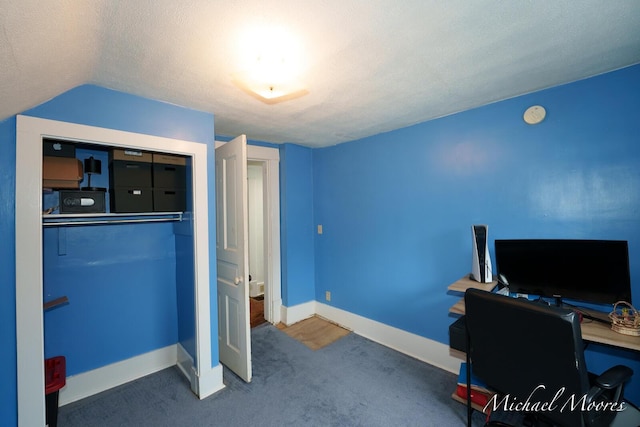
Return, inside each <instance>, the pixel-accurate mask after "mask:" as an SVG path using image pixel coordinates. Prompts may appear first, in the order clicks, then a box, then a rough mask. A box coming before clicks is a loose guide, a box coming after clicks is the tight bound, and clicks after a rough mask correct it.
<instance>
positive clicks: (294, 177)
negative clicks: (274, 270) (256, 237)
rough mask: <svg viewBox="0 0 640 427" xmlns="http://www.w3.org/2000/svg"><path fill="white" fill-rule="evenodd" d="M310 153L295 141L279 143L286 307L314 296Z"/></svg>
mask: <svg viewBox="0 0 640 427" xmlns="http://www.w3.org/2000/svg"><path fill="white" fill-rule="evenodd" d="M312 153H313V151H312V150H311V149H310V148H306V147H301V146H299V145H295V144H282V145H281V146H280V239H281V241H280V245H281V247H280V251H281V264H282V265H281V267H282V303H283V305H285V306H286V307H291V306H294V305H298V304H302V303H305V302H308V301H313V300H314V299H315V296H314V283H315V277H314V276H315V273H314V269H315V266H314V233H315V228H314V225H313V224H314V222H313V156H312Z"/></svg>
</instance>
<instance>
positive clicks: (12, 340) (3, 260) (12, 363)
mask: <svg viewBox="0 0 640 427" xmlns="http://www.w3.org/2000/svg"><path fill="white" fill-rule="evenodd" d="M0 149H1V150H2V154H0V236H2V243H1V244H0V343H1V344H2V350H1V351H0V366H1V367H2V368H1V369H0V372H2V381H0V420H2V423H3V424H6V425H7V426H12V425H16V424H17V422H18V418H17V405H18V402H17V400H16V399H17V397H16V396H17V395H16V387H17V377H16V363H17V360H16V305H15V300H16V251H15V245H14V242H15V241H16V233H15V220H16V215H15V188H16V120H15V117H12V118H10V119H7V120H4V121H2V122H0Z"/></svg>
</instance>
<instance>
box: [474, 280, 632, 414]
mask: <svg viewBox="0 0 640 427" xmlns="http://www.w3.org/2000/svg"><path fill="white" fill-rule="evenodd" d="M464 300H465V312H466V325H467V337H468V338H467V339H468V342H467V344H468V346H467V348H468V349H470V351H468V352H467V359H468V360H467V362H470V363H467V365H468V366H469V365H470V366H471V367H472V368H471V369H472V370H473V374H474V375H475V376H477V377H478V378H480V379H481V380H483V381H485V382H486V383H487V385H488V386H489V388H490V389H492V390H493V391H495V392H497V393H498V395H497V396H498V398H497V399H495V400H494V402H495V404H496V405H497V404H500V405H498V406H499V408H501V409H502V410H504V409H505V408H506V409H507V410H513V409H521V410H522V411H523V412H526V413H527V418H528V419H529V420H531V421H533V424H534V425H535V424H538V425H549V424H551V425H559V426H566V427H601V426H609V425H610V424H611V422H612V421H613V419H614V418H615V416H616V414H617V412H616V411H615V410H611V409H615V408H618V409H619V408H620V402H622V399H623V388H624V382H625V381H627V380H628V379H629V378H631V375H632V374H633V371H632V370H631V369H629V368H628V367H626V366H622V365H618V366H615V367H613V368H611V369H609V370H607V371H606V372H605V373H603V374H602V375H600V376H598V377H595V376H592V377H591V378H590V374H589V373H588V372H587V367H586V364H585V360H584V344H583V341H582V334H581V331H580V321H579V319H578V316H577V315H576V314H575V313H574V312H573V311H571V310H568V309H563V308H559V307H553V306H548V305H546V304H541V303H539V302H533V301H528V300H526V299H523V298H510V297H507V296H503V295H498V294H494V293H490V292H486V291H481V290H478V289H469V290H467V291H466V293H465V297H464ZM572 396H574V397H573V398H572ZM504 398H506V400H501V399H504ZM527 399H528V401H529V403H530V404H529V405H528V406H527V405H526V402H527ZM505 402H506V404H505ZM518 402H519V403H520V407H517V403H518ZM536 402H537V403H538V404H537V405H534V404H535V403H536ZM545 402H548V404H547V405H546V406H543V404H544V403H545ZM490 403H492V405H491V406H495V405H493V402H490ZM590 404H591V409H592V410H582V408H583V406H584V408H585V409H586V408H588V407H589V405H590ZM596 404H598V406H597V407H596V406H594V405H596ZM505 405H506V406H505ZM604 405H607V408H609V409H603V407H604ZM612 405H613V408H612ZM469 415H471V411H470V410H469ZM495 425H499V424H495Z"/></svg>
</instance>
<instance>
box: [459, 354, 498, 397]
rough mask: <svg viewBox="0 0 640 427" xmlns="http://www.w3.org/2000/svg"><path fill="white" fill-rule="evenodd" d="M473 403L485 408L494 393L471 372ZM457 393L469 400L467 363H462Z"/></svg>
mask: <svg viewBox="0 0 640 427" xmlns="http://www.w3.org/2000/svg"><path fill="white" fill-rule="evenodd" d="M470 384H471V403H472V404H475V405H477V406H480V407H482V408H484V407H485V406H487V403H488V402H489V400H490V399H491V397H492V396H493V394H494V393H492V392H491V391H490V390H489V389H488V388H487V385H486V384H485V383H484V382H483V381H482V380H480V379H479V378H477V377H476V376H475V375H473V374H471V383H470ZM456 395H458V397H460V398H461V399H462V400H463V401H465V402H466V401H467V364H466V363H461V364H460V374H459V375H458V387H457V388H456Z"/></svg>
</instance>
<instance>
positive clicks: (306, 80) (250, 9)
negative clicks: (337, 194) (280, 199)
mask: <svg viewBox="0 0 640 427" xmlns="http://www.w3.org/2000/svg"><path fill="white" fill-rule="evenodd" d="M266 26H277V27H280V28H283V29H285V30H286V31H287V33H288V34H289V35H290V37H291V38H296V40H297V41H298V43H299V46H300V47H301V49H300V51H299V55H300V56H301V58H302V62H301V63H302V64H304V66H303V67H302V71H301V72H300V74H299V80H300V81H301V82H302V83H303V84H304V86H305V87H306V89H307V90H308V91H309V93H308V94H307V95H305V96H302V97H300V98H297V99H293V100H289V101H286V102H282V103H278V104H273V105H268V104H265V103H263V102H260V101H259V100H257V99H256V98H254V97H251V96H249V95H248V94H247V93H245V92H244V91H242V90H240V89H239V88H238V87H237V86H235V85H234V84H233V82H232V80H233V76H234V73H238V72H239V71H240V70H239V69H238V67H239V65H238V64H239V63H240V61H241V60H242V59H241V58H240V54H241V53H242V52H241V50H240V48H239V44H238V40H239V39H240V38H241V34H242V32H243V31H246V30H251V29H256V28H263V27H266ZM636 63H640V1H638V0H617V1H603V0H582V1H575V0H554V1H531V0H515V1H504V0H483V1H474V2H470V1H467V0H450V1H425V0H402V1H397V0H367V1H361V0H324V1H300V0H278V1H276V0H245V1H229V0H180V1H176V0H56V1H41V0H0V100H1V101H0V120H2V119H5V118H7V117H9V116H11V115H14V114H16V113H19V112H21V111H24V110H26V109H29V108H31V107H34V106H36V105H38V104H40V103H42V102H44V101H46V100H48V99H50V98H52V97H55V96H57V95H59V94H60V93H62V92H64V91H67V90H69V89H71V88H73V87H76V86H79V85H82V84H87V83H90V84H96V85H99V86H103V87H107V88H111V89H115V90H119V91H123V92H127V93H131V94H135V95H140V96H144V97H147V98H151V99H156V100H160V101H165V102H170V103H174V104H178V105H182V106H185V107H189V108H193V109H197V110H203V111H208V112H211V113H213V114H215V120H216V123H215V125H216V132H217V133H218V134H222V135H236V134H240V133H245V134H247V135H248V137H249V138H252V139H257V140H262V141H270V142H295V143H299V144H302V145H307V146H312V147H320V146H327V145H333V144H338V143H341V142H345V141H349V140H353V139H358V138H362V137H365V136H369V135H373V134H377V133H380V132H384V131H389V130H393V129H397V128H401V127H404V126H407V125H411V124H414V123H419V122H423V121H426V120H429V119H433V118H436V117H441V116H444V115H448V114H451V113H455V112H458V111H463V110H467V109H470V108H473V107H477V106H481V105H485V104H488V103H491V102H494V101H497V100H501V99H506V98H510V97H514V96H517V95H521V94H524V93H529V92H532V91H536V90H539V89H544V88H548V87H552V86H556V85H560V84H563V83H568V82H571V81H576V80H579V79H583V78H586V77H590V76H593V75H597V74H601V73H604V72H607V71H611V70H614V69H618V68H622V67H625V66H629V65H632V64H636Z"/></svg>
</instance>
